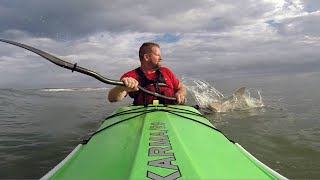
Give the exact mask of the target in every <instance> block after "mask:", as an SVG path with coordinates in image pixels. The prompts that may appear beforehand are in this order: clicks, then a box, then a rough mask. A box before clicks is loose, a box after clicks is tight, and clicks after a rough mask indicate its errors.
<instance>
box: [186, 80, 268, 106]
mask: <svg viewBox="0 0 320 180" xmlns="http://www.w3.org/2000/svg"><path fill="white" fill-rule="evenodd" d="M182 81H183V83H184V85H185V87H186V88H187V90H188V91H189V92H191V94H192V96H193V97H194V99H195V100H196V102H197V104H198V105H199V106H200V107H204V108H207V109H210V110H211V111H214V112H229V111H234V110H247V109H251V108H257V107H263V106H264V104H263V102H262V96H261V91H258V90H254V89H245V92H244V93H242V94H241V93H238V92H236V93H234V94H233V95H231V96H225V95H224V94H222V93H221V92H219V91H218V90H217V89H216V88H215V87H213V86H211V85H210V84H209V83H208V82H205V81H202V80H196V79H186V78H182ZM253 94H254V95H253Z"/></svg>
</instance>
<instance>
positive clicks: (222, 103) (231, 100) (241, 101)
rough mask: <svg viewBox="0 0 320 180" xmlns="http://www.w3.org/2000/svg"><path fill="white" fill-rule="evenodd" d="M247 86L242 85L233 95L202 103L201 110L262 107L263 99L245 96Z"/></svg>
mask: <svg viewBox="0 0 320 180" xmlns="http://www.w3.org/2000/svg"><path fill="white" fill-rule="evenodd" d="M245 91H246V88H245V87H242V88H240V89H239V90H238V91H236V92H235V93H234V94H233V95H232V96H228V97H224V98H221V99H220V100H219V101H217V102H211V103H209V104H206V105H200V106H199V108H200V110H202V111H204V112H208V113H211V112H227V111H232V110H244V109H249V108H253V107H262V106H263V103H262V101H261V100H257V99H254V98H247V97H246V96H245Z"/></svg>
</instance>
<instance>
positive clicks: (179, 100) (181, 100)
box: [175, 92, 187, 104]
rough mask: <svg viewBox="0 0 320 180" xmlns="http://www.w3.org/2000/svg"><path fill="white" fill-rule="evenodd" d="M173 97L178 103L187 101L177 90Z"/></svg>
mask: <svg viewBox="0 0 320 180" xmlns="http://www.w3.org/2000/svg"><path fill="white" fill-rule="evenodd" d="M175 97H176V98H177V103H178V104H185V103H186V102H187V98H186V97H185V96H184V95H182V93H179V92H177V93H176V94H175Z"/></svg>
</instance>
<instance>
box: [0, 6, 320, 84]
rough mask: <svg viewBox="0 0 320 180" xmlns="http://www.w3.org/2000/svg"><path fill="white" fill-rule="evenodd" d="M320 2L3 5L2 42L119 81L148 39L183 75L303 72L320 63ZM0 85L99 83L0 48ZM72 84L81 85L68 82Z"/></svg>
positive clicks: (0, 14) (26, 54)
mask: <svg viewBox="0 0 320 180" xmlns="http://www.w3.org/2000/svg"><path fill="white" fill-rule="evenodd" d="M319 9H320V5H319V1H312V0H304V1H299V0H295V1H289V0H282V1H281V0H280V1H257V2H252V1H246V0H241V1H231V0H223V1H212V0H204V1H196V0H187V1H183V2H178V1H170V0H164V1H155V2H154V1H142V0H140V1H134V2H133V1H129V0H127V1H126V0H121V1H114V2H113V1H102V0H93V1H79V0H67V1H62V0H56V1H49V0H29V1H18V0H3V1H1V2H0V37H1V38H7V39H11V40H16V41H19V42H22V43H25V44H28V45H32V46H34V47H37V48H39V49H42V50H45V51H47V52H50V53H52V54H54V55H57V56H58V57H61V58H63V59H67V60H68V61H70V62H73V63H75V62H77V63H78V65H80V66H84V67H87V68H89V69H93V70H95V71H97V72H100V73H101V74H103V75H105V76H107V77H109V78H112V79H118V78H119V77H120V76H121V75H122V73H124V72H126V71H127V70H130V69H133V68H135V67H136V66H138V65H139V61H138V56H137V51H138V48H139V46H140V45H141V43H143V42H144V41H156V42H159V43H160V45H161V46H162V52H163V55H164V65H166V66H168V67H170V68H172V69H173V70H174V71H175V73H176V74H177V75H178V76H180V77H181V76H182V75H186V76H191V77H196V76H199V78H204V77H208V78H210V77H211V78H212V77H215V78H218V77H219V76H223V74H242V75H243V74H261V73H262V74H263V73H296V72H306V71H317V67H319V62H320V61H319V58H318V57H320V52H319V51H318V49H319V46H320V27H319V24H320V23H319V19H320V18H319V16H320V14H319V12H320V11H319ZM0 74H1V76H0V88H1V87H5V86H18V85H21V86H28V87H29V86H30V87H31V86H59V85H61V86H77V85H79V86H81V85H84V86H86V85H94V86H95V85H99V83H97V82H96V81H95V80H93V79H91V78H90V77H86V76H84V75H79V74H75V73H74V74H72V73H71V72H70V71H68V70H63V69H61V68H58V67H56V66H55V65H52V64H50V63H49V62H46V61H45V60H43V59H41V58H40V57H38V56H36V55H33V54H32V53H30V52H27V51H25V50H23V49H19V48H17V47H13V46H11V45H6V44H3V43H1V44H0ZM69 82H72V84H71V85H70V84H68V83H69Z"/></svg>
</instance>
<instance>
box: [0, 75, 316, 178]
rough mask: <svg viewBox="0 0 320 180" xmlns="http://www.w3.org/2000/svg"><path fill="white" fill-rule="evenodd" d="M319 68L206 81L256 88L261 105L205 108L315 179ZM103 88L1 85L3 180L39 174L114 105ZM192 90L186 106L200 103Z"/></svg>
mask: <svg viewBox="0 0 320 180" xmlns="http://www.w3.org/2000/svg"><path fill="white" fill-rule="evenodd" d="M319 75H320V73H304V74H290V75H256V76H235V77H223V78H221V77H220V78H216V79H213V81H206V82H208V83H209V84H210V85H211V86H212V87H214V88H215V89H217V90H218V91H219V92H221V93H223V94H225V95H232V93H234V92H235V91H236V90H237V89H239V88H240V87H243V86H245V87H247V88H248V89H250V91H251V92H258V91H259V92H261V98H262V101H263V104H264V106H263V107H257V108H250V109H246V110H235V111H231V112H223V113H212V114H205V116H206V117H207V118H208V119H209V120H210V121H211V122H212V123H213V124H214V125H215V126H216V127H217V128H218V129H220V130H222V132H224V134H226V135H227V136H228V137H229V138H230V139H232V140H234V141H236V142H238V143H239V144H241V145H242V146H243V147H244V148H245V149H247V150H248V151H249V152H250V153H252V154H253V155H254V156H255V157H257V158H258V159H259V160H261V161H262V162H264V163H265V164H266V165H268V166H269V167H271V168H272V169H274V170H276V171H278V172H279V173H281V174H282V175H284V176H286V177H288V178H290V179H319V178H320V168H319V167H320V166H319V164H320V156H319V154H320V138H319V137H320V112H319V109H320V105H319V104H320V96H319V90H318V89H319V88H320V76H319ZM107 91H108V89H106V88H75V89H63V88H57V89H0V137H1V138H0V179H37V178H40V177H42V176H43V175H44V174H46V173H47V172H48V171H49V170H50V169H52V168H53V167H54V166H55V165H56V164H57V163H59V162H60V161H61V160H62V159H64V158H65V157H66V156H67V155H68V154H69V153H70V152H71V151H72V150H73V148H74V147H75V146H76V145H77V144H79V143H80V142H81V140H82V139H85V138H86V137H88V136H89V135H90V134H91V133H93V132H94V131H95V130H96V129H97V128H98V127H99V126H100V124H101V123H102V121H103V120H104V118H105V117H107V116H108V115H109V114H110V113H111V112H112V111H113V110H115V109H116V108H117V107H119V106H122V105H129V104H130V103H131V100H130V99H129V98H127V99H126V100H124V101H123V102H120V103H113V104H111V103H109V102H107V101H106V95H107ZM194 97H195V96H194V94H192V93H191V92H190V93H189V96H188V105H195V104H196V103H197V101H196V99H195V98H194Z"/></svg>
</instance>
